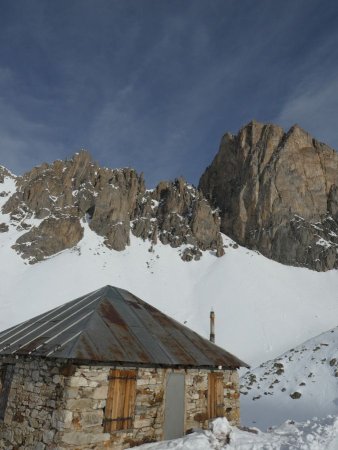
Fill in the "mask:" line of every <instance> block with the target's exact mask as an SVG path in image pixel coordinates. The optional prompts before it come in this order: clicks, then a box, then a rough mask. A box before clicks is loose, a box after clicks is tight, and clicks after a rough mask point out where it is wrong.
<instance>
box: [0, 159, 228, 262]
mask: <svg viewBox="0 0 338 450" xmlns="http://www.w3.org/2000/svg"><path fill="white" fill-rule="evenodd" d="M0 169H1V170H0V183H3V180H4V178H5V177H13V175H11V174H10V173H9V172H8V171H7V170H6V169H5V168H0ZM1 180H2V181H1ZM16 186H17V189H16V192H15V193H14V194H13V195H11V196H10V197H9V198H8V200H7V201H6V203H5V204H4V206H3V208H2V212H3V213H4V214H9V216H10V224H11V226H15V227H16V228H17V229H18V230H21V231H23V230H25V232H24V233H23V234H21V236H20V237H19V238H18V239H17V241H16V243H15V244H14V246H13V248H14V249H15V250H16V251H17V252H18V253H20V255H21V256H22V257H23V258H25V259H28V260H29V262H30V263H35V262H37V261H41V260H43V259H44V258H46V257H48V256H51V255H53V254H56V253H58V252H60V251H62V250H64V249H66V248H71V247H74V246H75V245H76V244H77V243H78V242H79V241H80V240H81V239H82V237H83V227H82V225H81V223H83V222H84V221H86V222H87V223H88V224H89V226H90V228H91V229H92V230H93V231H95V232H96V233H97V234H99V235H100V236H103V237H104V243H105V244H106V246H107V247H109V248H111V249H113V250H117V251H121V250H123V249H125V248H126V246H127V245H129V242H130V233H131V232H132V233H133V234H134V235H135V236H137V237H140V238H142V239H144V240H146V239H148V240H149V241H150V242H151V245H154V244H156V243H157V241H158V240H160V241H161V242H162V243H163V244H169V245H171V246H172V247H181V249H182V251H181V257H182V259H183V260H191V259H199V258H200V256H201V254H202V253H201V251H202V250H211V251H214V252H215V254H216V255H217V256H221V255H222V254H223V252H224V251H223V242H222V238H221V234H220V231H219V227H220V223H219V218H218V214H217V212H216V211H213V210H212V209H211V207H210V205H209V203H208V201H207V200H206V199H205V198H204V196H203V195H202V194H201V193H200V192H198V191H197V190H196V189H195V188H193V187H192V186H190V185H188V184H187V183H186V182H185V181H184V180H183V179H177V180H175V181H174V182H160V183H159V184H158V186H157V187H156V188H155V189H154V190H146V188H145V183H144V179H143V176H142V174H141V175H138V174H137V173H136V171H135V170H133V169H129V168H124V169H107V168H102V167H99V166H98V165H97V164H96V163H95V162H93V161H92V159H91V157H90V155H89V153H88V152H86V151H81V152H80V153H77V154H75V155H74V157H73V158H72V159H70V160H67V161H55V162H54V163H52V164H42V165H41V166H38V167H35V168H33V169H32V170H31V171H30V172H28V173H26V174H25V175H23V176H22V177H16ZM0 189H1V185H0ZM0 195H2V196H6V195H7V193H6V192H5V191H4V192H2V193H0ZM32 218H34V219H36V220H35V222H36V224H33V225H32V221H31V219H32ZM2 225H3V227H2V228H1V229H0V231H1V232H6V231H8V226H7V225H6V224H2Z"/></svg>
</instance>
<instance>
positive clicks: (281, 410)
mask: <svg viewBox="0 0 338 450" xmlns="http://www.w3.org/2000/svg"><path fill="white" fill-rule="evenodd" d="M337 349H338V327H336V328H333V329H331V330H329V331H327V332H325V333H322V334H320V335H319V336H316V337H314V338H312V339H309V340H307V341H306V342H304V343H303V344H301V345H298V346H295V347H294V348H292V349H290V350H289V351H287V352H285V353H284V354H282V355H281V356H279V357H278V358H275V359H273V360H270V361H267V362H265V363H263V364H261V365H260V366H259V367H257V368H256V369H253V370H251V371H249V372H248V373H247V374H246V375H244V376H243V377H242V378H241V392H242V402H241V406H242V411H244V420H245V422H246V423H247V424H252V423H253V422H255V423H257V424H258V426H261V427H266V426H268V425H269V424H271V423H272V422H273V423H276V424H278V423H281V422H283V421H284V420H286V419H288V418H289V417H292V418H293V419H295V420H298V419H302V420H304V419H310V418H312V417H314V416H317V417H321V416H325V415H327V414H334V415H337V414H338V395H337V383H338V350H337ZM276 405H278V407H276Z"/></svg>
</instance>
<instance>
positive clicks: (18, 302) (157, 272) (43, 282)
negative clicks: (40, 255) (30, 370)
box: [0, 177, 338, 366]
mask: <svg viewBox="0 0 338 450" xmlns="http://www.w3.org/2000/svg"><path fill="white" fill-rule="evenodd" d="M14 189H15V183H14V180H13V179H12V178H10V177H7V178H5V182H4V183H3V184H2V185H1V188H0V190H1V191H5V192H8V193H10V192H13V190H14ZM8 195H9V194H8ZM7 197H8V196H7ZM7 197H6V196H5V197H0V201H1V202H2V203H4V202H5V201H6V198H7ZM0 206H1V205H0ZM31 220H32V219H31ZM33 220H35V219H33ZM28 221H29V219H27V220H26V222H28ZM0 223H8V225H9V231H8V232H4V233H0V264H1V283H0V310H1V314H0V329H4V328H7V327H9V326H11V325H13V324H15V323H18V322H20V321H23V320H25V319H28V318H30V317H32V316H34V315H36V314H38V313H40V312H42V311H45V310H48V309H50V308H52V307H54V306H56V305H58V304H61V303H64V302H66V301H69V300H71V299H73V298H76V297H77V296H80V295H83V294H85V293H87V292H90V291H92V290H95V289H97V288H99V287H101V286H103V285H106V284H111V285H116V286H119V287H122V288H125V289H128V290H130V291H131V292H133V293H135V294H136V295H138V296H139V297H141V298H142V299H144V300H146V301H148V302H149V303H151V304H153V305H155V306H156V307H158V308H159V309H161V310H163V311H164V312H166V313H168V314H170V315H171V316H173V317H175V318H176V319H177V320H179V321H181V322H185V323H186V324H187V325H188V326H190V327H191V328H193V329H194V330H196V331H197V332H199V333H201V334H202V335H204V336H206V337H208V333H209V311H210V308H214V310H215V312H216V342H217V343H218V344H219V345H221V346H223V347H224V348H226V349H227V350H229V351H231V352H233V353H234V354H236V356H238V357H240V358H241V359H243V360H244V361H246V362H247V363H249V364H250V365H252V366H255V365H257V364H259V363H261V362H262V361H265V360H267V359H270V358H273V357H276V356H277V355H279V354H280V353H281V352H283V351H285V350H287V349H288V348H290V347H292V346H294V345H296V344H298V343H299V342H302V341H304V340H305V339H308V338H310V337H312V336H314V335H316V334H318V333H320V332H323V331H324V330H327V329H328V328H332V327H334V326H335V325H337V322H338V319H337V317H338V314H337V313H338V299H337V298H336V296H335V295H334V292H337V288H338V273H337V272H336V271H330V272H326V273H317V272H313V271H309V270H307V269H302V268H294V267H287V266H284V265H281V264H278V263H276V262H273V261H270V260H268V259H266V258H264V257H263V256H261V255H259V254H257V253H255V252H252V251H249V250H247V249H245V248H243V247H237V245H235V244H234V243H233V242H232V241H231V240H230V239H228V238H226V237H225V236H224V243H225V244H226V246H227V248H225V251H226V254H225V256H223V257H221V258H215V256H214V255H212V254H211V252H204V254H203V257H202V258H201V260H200V261H191V262H184V261H182V260H181V259H180V258H179V257H178V254H177V253H178V252H180V251H182V249H180V248H178V249H174V248H172V247H170V246H166V245H162V244H157V245H155V246H154V247H153V250H152V251H149V250H151V245H150V243H149V242H144V241H142V240H141V239H137V238H135V237H133V236H131V245H130V246H129V247H127V249H126V250H125V251H122V252H116V251H113V250H109V249H108V248H107V247H106V246H105V245H104V244H103V238H102V237H100V236H98V235H97V234H96V233H94V232H93V231H92V230H90V228H89V227H88V225H87V224H86V223H83V224H82V225H83V227H84V229H85V233H84V237H83V239H82V241H80V243H79V244H78V246H77V247H75V248H73V249H71V250H66V251H64V252H61V253H60V254H57V255H55V256H53V257H51V258H49V259H48V260H46V261H44V262H41V263H37V264H34V265H30V264H28V263H27V262H24V261H23V260H22V259H21V258H20V257H19V256H18V255H17V254H16V253H15V252H14V250H13V249H11V245H13V243H14V242H15V240H16V239H17V237H18V236H19V235H20V233H23V232H24V231H18V230H17V228H15V226H14V225H11V223H10V221H9V217H8V216H7V215H0Z"/></svg>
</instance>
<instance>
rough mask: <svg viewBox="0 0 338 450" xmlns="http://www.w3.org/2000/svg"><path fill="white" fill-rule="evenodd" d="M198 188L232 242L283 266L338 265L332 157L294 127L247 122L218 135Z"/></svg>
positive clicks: (337, 179) (337, 160)
mask: <svg viewBox="0 0 338 450" xmlns="http://www.w3.org/2000/svg"><path fill="white" fill-rule="evenodd" d="M199 188H200V189H201V190H202V192H203V193H204V195H205V196H206V197H207V198H208V199H209V200H210V201H211V202H212V204H213V205H214V206H215V207H219V208H220V215H221V230H222V231H223V232H224V233H226V234H228V235H229V236H230V237H232V238H233V239H235V240H236V241H237V242H238V243H240V244H242V245H244V246H247V247H249V248H252V249H257V250H259V251H260V252H261V253H263V254H264V255H265V256H267V257H269V258H272V259H275V260H277V261H280V262H282V263H285V264H289V265H296V266H304V267H308V268H311V269H316V270H319V271H322V270H328V269H332V268H337V267H338V259H337V251H338V154H337V153H336V151H335V150H333V149H331V148H330V147H328V146H327V145H325V144H322V143H320V142H318V141H316V140H315V139H313V138H312V137H311V136H310V135H309V134H308V133H306V132H305V131H304V130H302V129H301V128H300V127H299V126H297V125H295V126H293V127H292V128H291V129H290V130H289V131H288V132H287V133H285V132H284V130H283V129H282V128H280V127H278V126H276V125H272V124H267V125H265V124H261V123H258V122H255V121H253V122H251V123H249V124H248V125H246V126H245V127H243V128H242V129H241V130H240V131H239V133H238V134H237V135H236V136H234V135H232V134H229V133H227V134H225V135H224V137H223V139H222V141H221V145H220V149H219V152H218V153H217V155H216V156H215V158H214V160H213V162H212V163H211V165H210V166H209V167H208V168H207V169H206V171H205V172H204V174H203V175H202V177H201V180H200V183H199Z"/></svg>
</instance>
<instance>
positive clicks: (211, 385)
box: [208, 372, 224, 419]
mask: <svg viewBox="0 0 338 450" xmlns="http://www.w3.org/2000/svg"><path fill="white" fill-rule="evenodd" d="M208 416H209V419H213V418H215V417H224V385H223V373H222V372H211V373H209V375H208Z"/></svg>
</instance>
